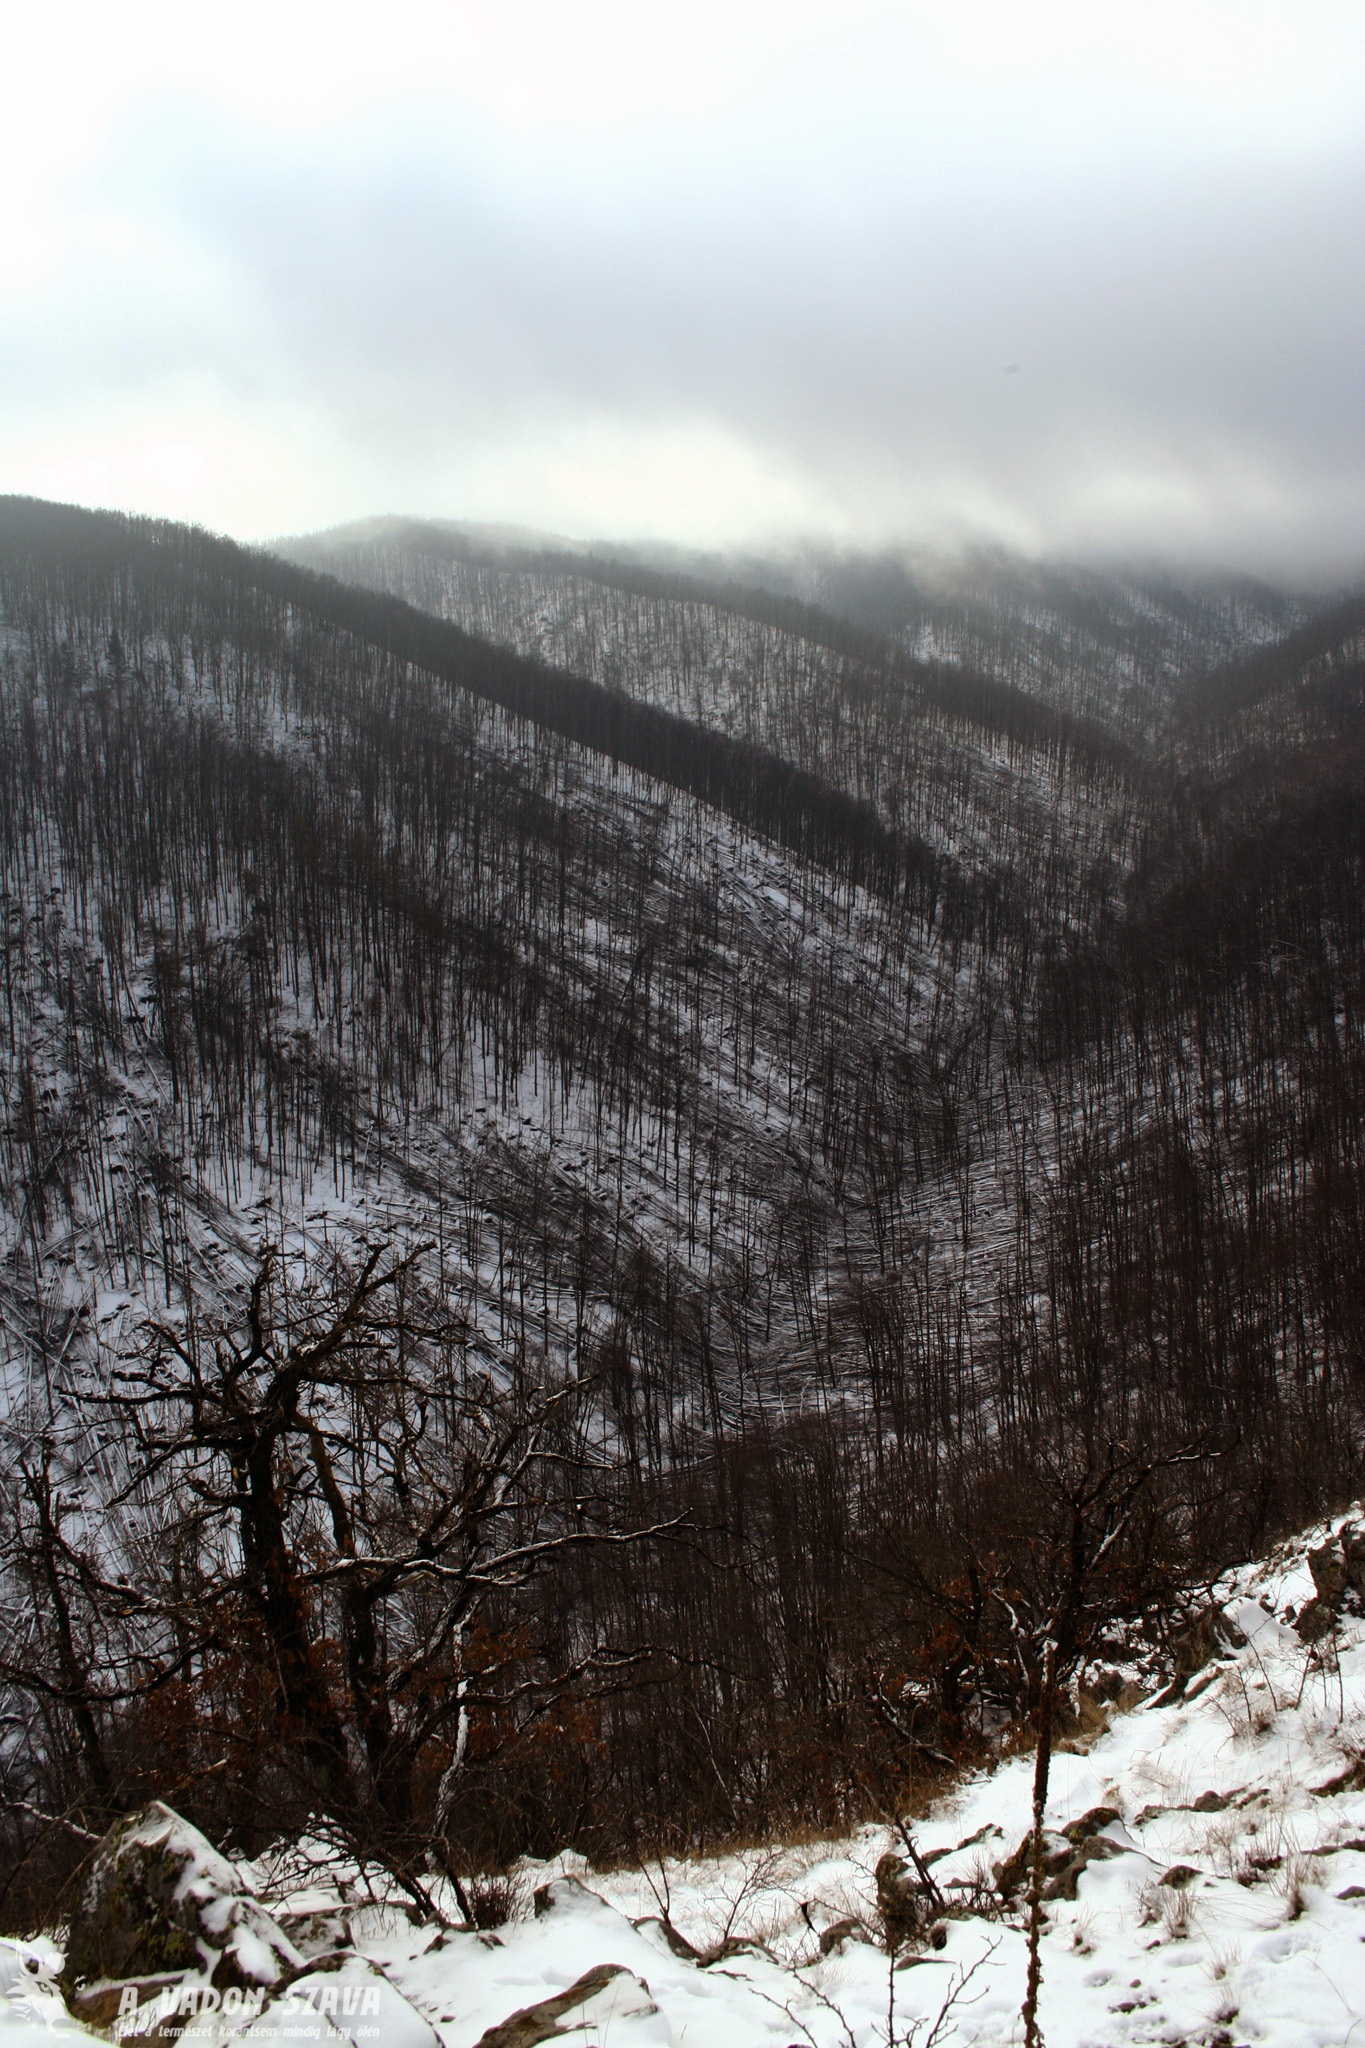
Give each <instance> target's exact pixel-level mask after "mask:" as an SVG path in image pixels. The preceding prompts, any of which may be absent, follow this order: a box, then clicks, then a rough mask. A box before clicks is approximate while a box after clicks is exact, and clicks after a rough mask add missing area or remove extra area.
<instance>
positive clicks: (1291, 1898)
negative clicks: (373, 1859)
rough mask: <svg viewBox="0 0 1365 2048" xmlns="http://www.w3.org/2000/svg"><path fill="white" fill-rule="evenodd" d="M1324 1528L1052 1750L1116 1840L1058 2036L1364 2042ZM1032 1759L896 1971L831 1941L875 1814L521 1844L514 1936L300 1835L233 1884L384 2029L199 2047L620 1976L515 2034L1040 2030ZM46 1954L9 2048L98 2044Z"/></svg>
mask: <svg viewBox="0 0 1365 2048" xmlns="http://www.w3.org/2000/svg"><path fill="white" fill-rule="evenodd" d="M1332 1526H1336V1525H1331V1526H1329V1527H1324V1528H1321V1529H1318V1530H1316V1531H1313V1532H1311V1533H1310V1535H1309V1536H1307V1537H1305V1538H1303V1539H1301V1540H1299V1541H1297V1542H1295V1543H1293V1544H1290V1545H1287V1546H1285V1547H1284V1548H1283V1549H1282V1550H1281V1551H1280V1552H1278V1553H1276V1554H1275V1555H1274V1556H1273V1557H1271V1558H1270V1559H1269V1560H1267V1561H1265V1562H1263V1563H1261V1564H1258V1565H1254V1566H1248V1567H1244V1568H1241V1569H1239V1570H1238V1571H1236V1572H1233V1573H1230V1574H1229V1575H1228V1576H1227V1577H1226V1578H1225V1579H1224V1580H1223V1581H1222V1582H1221V1583H1220V1585H1219V1587H1218V1588H1217V1589H1216V1598H1217V1604H1218V1606H1219V1607H1220V1608H1221V1611H1222V1614H1223V1617H1224V1627H1223V1631H1222V1632H1223V1634H1224V1635H1225V1636H1226V1637H1228V1638H1229V1639H1231V1640H1230V1643H1229V1646H1228V1647H1226V1648H1224V1649H1222V1650H1221V1651H1220V1652H1219V1653H1218V1654H1216V1655H1215V1657H1214V1658H1213V1660H1212V1661H1211V1662H1210V1663H1209V1664H1207V1665H1206V1666H1205V1667H1204V1669H1203V1670H1202V1671H1200V1672H1198V1673H1197V1674H1196V1675H1195V1676H1194V1677H1193V1678H1191V1679H1190V1680H1189V1681H1188V1683H1187V1684H1186V1685H1185V1686H1184V1689H1183V1691H1182V1692H1180V1693H1179V1694H1178V1696H1177V1693H1176V1689H1175V1688H1171V1687H1168V1688H1166V1689H1165V1690H1164V1691H1163V1692H1161V1693H1158V1694H1156V1695H1155V1696H1153V1697H1151V1698H1149V1699H1148V1700H1146V1701H1143V1702H1141V1703H1140V1704H1139V1705H1138V1706H1136V1708H1134V1709H1133V1710H1132V1711H1129V1712H1126V1713H1116V1714H1115V1715H1114V1716H1113V1719H1112V1721H1111V1724H1110V1726H1109V1727H1108V1728H1107V1729H1106V1730H1104V1731H1103V1732H1102V1733H1100V1734H1099V1735H1098V1736H1097V1737H1096V1738H1095V1739H1094V1740H1092V1741H1090V1742H1089V1744H1088V1745H1081V1744H1077V1745H1076V1746H1074V1747H1072V1748H1069V1749H1067V1750H1064V1751H1063V1752H1062V1753H1060V1754H1059V1755H1058V1756H1057V1757H1056V1758H1055V1760H1054V1766H1053V1774H1052V1785H1051V1794H1050V1798H1049V1805H1048V1820H1049V1824H1050V1826H1051V1827H1053V1828H1055V1829H1061V1828H1064V1827H1065V1826H1067V1825H1068V1824H1069V1823H1071V1822H1073V1821H1077V1820H1079V1819H1080V1818H1081V1817H1082V1816H1084V1815H1086V1814H1093V1810H1094V1809H1095V1808H1097V1807H1103V1808H1108V1809H1111V1810H1112V1815H1113V1817H1112V1818H1111V1819H1109V1820H1107V1821H1104V1820H1103V1819H1102V1818H1100V1817H1096V1818H1097V1819H1098V1820H1099V1831H1098V1832H1099V1839H1100V1840H1102V1841H1103V1842H1104V1843H1105V1844H1107V1845H1108V1850H1109V1853H1108V1854H1105V1853H1104V1852H1101V1856H1100V1858H1099V1860H1095V1861H1093V1862H1090V1863H1089V1864H1088V1865H1087V1866H1086V1867H1085V1868H1084V1869H1083V1870H1082V1871H1081V1874H1080V1876H1079V1879H1078V1881H1077V1885H1076V1896H1075V1898H1074V1899H1064V1898H1059V1899H1057V1900H1056V1901H1054V1902H1053V1903H1052V1904H1051V1905H1050V1906H1049V1908H1048V1919H1047V1929H1046V1934H1045V1937H1044V1944H1043V1954H1044V1971H1043V1989H1042V2001H1041V2008H1040V2017H1041V2022H1042V2029H1043V2034H1044V2038H1045V2040H1046V2041H1047V2043H1048V2044H1049V2048H1129V2044H1132V2048H1140V2044H1157V2043H1160V2044H1163V2048H1177V2044H1181V2043H1184V2044H1189V2048H1194V2044H1199V2048H1240V2044H1247V2048H1260V2044H1264V2048H1344V2044H1347V2043H1349V2042H1352V2041H1355V2042H1365V1619H1362V1618H1352V1617H1350V1616H1347V1617H1346V1618H1345V1619H1343V1621H1342V1622H1341V1623H1340V1624H1339V1626H1338V1628H1337V1629H1336V1630H1335V1631H1334V1632H1333V1633H1332V1634H1330V1635H1329V1636H1327V1637H1326V1638H1324V1639H1323V1640H1321V1641H1320V1642H1318V1643H1316V1644H1312V1645H1309V1644H1305V1643H1304V1642H1303V1641H1302V1640H1301V1639H1300V1637H1299V1635H1298V1634H1297V1632H1296V1630H1295V1629H1294V1627H1293V1626H1292V1621H1293V1617H1294V1616H1295V1615H1297V1614H1298V1613H1299V1612H1300V1611H1301V1609H1302V1608H1303V1606H1304V1604H1305V1602H1306V1601H1307V1600H1309V1599H1310V1598H1311V1597H1312V1594H1313V1583H1312V1579H1311V1576H1310V1573H1309V1570H1308V1566H1307V1562H1306V1558H1307V1550H1308V1547H1309V1545H1310V1544H1312V1543H1316V1542H1320V1541H1322V1540H1323V1538H1324V1537H1325V1536H1326V1535H1328V1534H1329V1533H1331V1527H1332ZM1233 1644H1235V1647H1234V1646H1232V1645H1233ZM1032 1767H1033V1759H1032V1756H1031V1755H1030V1754H1027V1753H1021V1754H1015V1755H1011V1756H1007V1757H1006V1758H1004V1759H1003V1760H1002V1761H1000V1762H999V1763H998V1764H997V1766H996V1767H995V1768H994V1769H993V1770H990V1771H983V1772H980V1773H977V1774H975V1775H973V1776H971V1777H969V1778H967V1779H965V1780H964V1781H963V1782H961V1783H960V1784H959V1785H958V1786H957V1787H956V1788H955V1789H954V1790H953V1791H952V1792H951V1793H950V1794H949V1795H948V1796H947V1797H945V1798H943V1799H941V1800H940V1801H939V1802H938V1803H937V1804H936V1805H935V1806H934V1807H933V1808H932V1810H931V1811H930V1812H929V1813H928V1814H927V1815H925V1816H924V1817H923V1818H922V1819H920V1820H917V1821H916V1822H915V1823H914V1832H915V1837H916V1840H917V1843H918V1846H919V1849H920V1851H921V1853H922V1855H923V1856H924V1857H925V1859H926V1861H927V1862H929V1863H930V1865H931V1866H932V1870H933V1874H934V1877H935V1879H936V1881H937V1883H938V1885H939V1886H940V1887H941V1889H942V1891H943V1893H944V1894H945V1896H946V1897H947V1898H948V1899H949V1901H956V1902H960V1903H954V1904H952V1905H951V1906H950V1911H949V1913H948V1915H947V1916H946V1917H945V1918H944V1919H943V1920H942V1922H941V1923H940V1927H941V1940H942V1946H940V1947H937V1948H935V1947H933V1946H927V1947H925V1948H924V1949H923V1950H922V1951H921V1952H916V1953H908V1954H907V1953H905V1952H904V1951H903V1952H902V1953H901V1955H900V1957H899V1958H898V1959H897V1960H896V1961H894V1962H893V1961H892V1960H891V1959H890V1958H888V1956H887V1954H886V1953H885V1951H884V1949H882V1948H880V1947H878V1946H876V1945H875V1944H874V1943H873V1942H872V1941H871V1940H859V1939H856V1938H854V1939H845V1940H844V1941H842V1942H837V1941H836V1942H834V1943H832V1944H830V1945H829V1952H828V1953H826V1954H823V1955H822V1954H821V1945H820V1936H821V1934H822V1933H823V1932H824V1931H825V1930H827V1929H831V1928H833V1927H834V1926H835V1924H836V1923H837V1922H838V1921H840V1920H845V1919H850V1918H852V1919H860V1920H862V1921H864V1922H865V1923H866V1925H867V1927H868V1929H869V1930H870V1931H871V1932H874V1933H875V1931H876V1929H877V1927H878V1921H877V1916H876V1910H875V1880H874V1875H873V1873H874V1871H875V1867H876V1864H877V1860H878V1858H879V1857H880V1856H881V1855H882V1854H883V1853H884V1851H885V1850H886V1849H887V1848H888V1846H889V1847H892V1848H899V1846H900V1844H899V1842H898V1841H897V1839H896V1837H895V1836H894V1835H893V1834H892V1833H891V1832H889V1831H888V1830H885V1829H880V1828H868V1829H865V1830H863V1831H862V1832H861V1833H859V1834H858V1835H856V1836H855V1837H853V1838H851V1839H848V1840H844V1841H841V1842H812V1843H805V1844H801V1845H788V1846H785V1847H784V1846H775V1847H773V1848H770V1849H755V1850H750V1851H745V1852H741V1853H736V1854H731V1855H727V1856H720V1857H712V1858H707V1859H699V1860H694V1861H680V1860H675V1859H661V1860H659V1861H657V1862H655V1863H653V1864H649V1865H644V1866H642V1867H640V1868H638V1869H634V1870H618V1871H610V1872H597V1871H593V1870H591V1869H589V1868H588V1867H587V1866H586V1865H585V1864H584V1863H583V1861H582V1860H581V1859H578V1858H575V1857H572V1856H563V1857H560V1858H558V1859H557V1860H556V1861H555V1862H554V1863H552V1864H536V1863H530V1862H528V1863H525V1864H523V1865H522V1866H521V1867H520V1868H519V1869H518V1871H517V1872H516V1873H515V1874H514V1882H513V1885H512V1886H511V1888H510V1889H511V1891H512V1893H513V1895H514V1896H515V1899H516V1902H517V1911H516V1913H515V1916H514V1917H513V1918H512V1919H511V1920H510V1921H509V1922H508V1924H506V1925H505V1926H503V1927H501V1928H500V1929H499V1930H498V1932H497V1933H496V1934H475V1933H472V1932H469V1931H465V1930H462V1929H457V1928H441V1927H439V1926H437V1925H436V1924H434V1923H433V1924H427V1925H425V1926H414V1925H413V1924H412V1921H411V1919H410V1917H409V1914H408V1912H407V1910H406V1908H405V1907H403V1906H401V1905H399V1904H398V1903H397V1902H396V1895H390V1894H387V1893H386V1891H385V1888H384V1885H383V1883H382V1881H379V1882H376V1881H375V1880H374V1879H373V1878H372V1877H368V1878H367V1876H366V1874H365V1873H362V1872H360V1871H357V1870H356V1869H355V1868H354V1867H353V1866H352V1867H351V1868H349V1869H347V1868H343V1867H342V1866H341V1865H340V1864H338V1862H337V1861H336V1859H335V1858H334V1857H332V1856H330V1855H329V1854H328V1853H327V1852H326V1851H325V1850H323V1849H321V1848H319V1847H317V1846H310V1845H307V1844H301V1845H298V1846H297V1847H295V1848H292V1849H288V1850H282V1851H281V1852H279V1854H278V1855H276V1856H273V1857H265V1858H262V1859H260V1860H259V1861H258V1862H257V1863H255V1864H254V1865H243V1866H241V1867H242V1870H243V1874H244V1875H245V1876H246V1877H247V1878H248V1880H249V1881H251V1882H252V1883H253V1884H254V1885H256V1886H257V1887H258V1888H259V1891H260V1894H261V1896H262V1897H263V1899H264V1900H265V1902H266V1903H267V1905H268V1906H269V1907H270V1909H271V1910H272V1911H273V1912H274V1913H275V1914H277V1915H278V1916H279V1917H281V1919H282V1920H283V1922H284V1925H285V1926H286V1928H287V1929H288V1930H289V1932H290V1934H291V1937H292V1938H293V1939H294V1940H295V1941H296V1943H297V1944H298V1946H299V1947H300V1948H302V1949H303V1950H304V1952H305V1953H309V1952H312V1953H313V1954H317V1953H319V1952H320V1951H322V1950H326V1949H330V1948H335V1947H336V1946H337V1945H338V1944H341V1945H345V1946H347V1947H349V1948H350V1949H352V1950H354V1951H355V1955H356V1957H357V1958H358V1959H359V1960H355V1961H352V1962H350V1963H347V1964H345V1965H343V1966H342V1968H341V1969H340V1971H339V1972H334V1974H333V1976H332V1977H328V1976H327V1975H326V1973H325V1972H323V1973H319V1974H316V1976H315V1981H316V1982H317V1983H331V1982H335V1983H336V1984H338V1985H341V1986H342V1987H343V1990H344V1987H346V1986H350V1987H351V1991H352V1993H353V1994H354V1995H352V1997H351V2004H352V2006H353V2007H356V2006H359V2005H360V2004H361V2003H362V2002H363V2001H362V1999H361V1995H360V1991H359V1989H358V1987H360V1986H361V1985H363V1984H366V1983H369V1984H374V1985H381V1984H382V1987H383V1996H384V1999H385V2000H386V2001H387V2003H386V2005H385V2007H384V2011H383V2016H382V2024H380V2025H379V2026H378V2031H377V2032H376V2031H375V2024H374V2023H369V2031H368V2032H367V2030H366V2026H367V2023H366V2022H365V2021H364V2020H363V2019H359V2018H348V2017H347V2016H346V2012H345V2010H344V2009H343V2010H342V2011H341V2013H340V2014H339V2016H334V2017H328V2016H327V2015H326V2012H325V2011H324V2013H323V2015H322V2016H321V2017H314V2016H312V2015H311V2008H307V2006H306V2001H305V2004H304V2007H303V2010H304V2017H303V2018H302V2019H299V2018H297V2017H296V2018H295V2019H293V2020H291V2021H288V2022H287V2023H285V2024H282V2025H281V2024H275V2023H273V2022H272V2021H271V2018H270V2015H269V2013H268V2011H267V2013H266V2014H265V2015H263V2016H262V2017H260V2018H258V2019H256V2020H255V2022H254V2024H252V2025H251V2026H250V2028H249V2029H248V2028H247V2027H246V2026H245V2024H239V2025H237V2026H236V2027H235V2029H234V2027H233V2026H232V2025H230V2024H225V2023H224V2021H223V2020H222V2018H221V2016H219V2017H218V2018H216V2019H206V2018H201V2019H200V2020H199V2021H198V2022H197V2024H195V2025H194V2026H192V2027H191V2028H190V2030H189V2031H188V2032H187V2033H186V2034H185V2036H184V2038H185V2039H186V2040H193V2041H195V2042H199V2043H203V2044H205V2048H226V2044H227V2043H229V2042H232V2041H236V2040H241V2041H248V2040H249V2041H251V2042H256V2041H261V2042H265V2041H267V2040H270V2041H273V2042H275V2043H276V2048H292V2044H293V2043H294V2042H295V2041H299V2042H301V2041H303V2040H312V2041H333V2042H336V2041H338V2040H340V2041H342V2042H345V2041H351V2042H353V2044H354V2048H390V2043H392V2048H402V2044H407V2043H409V2042H411V2043H413V2044H416V2043H419V2042H429V2041H430V2040H431V2039H432V2036H433V2034H434V2036H435V2038H436V2039H438V2040H439V2041H440V2042H441V2043H442V2044H443V2048H474V2044H476V2043H478V2042H479V2041H480V2040H481V2039H482V2037H483V2036H484V2034H485V2033H486V2032H487V2031H488V2030H490V2029H493V2028H495V2027H498V2026H499V2025H500V2023H501V2022H503V2021H505V2020H507V2019H508V2017H509V2016H510V2015H512V2014H513V2013H515V2012H518V2011H520V2010H522V2009H523V2008H526V2007H529V2006H533V2005H536V2004H537V2003H539V2002H540V2001H542V2000H544V1999H547V1998H550V1997H552V1996H554V1995H555V1994H557V1993H561V1992H563V1991H565V1990H566V1989H567V1988H568V1987H569V1986H571V1985H572V1984H574V1983H575V1982H576V1981H577V1980H578V1979H579V1978H581V1977H582V1976H583V1975H584V1973H585V1972H587V1971H589V1970H593V1969H600V1968H602V1967H603V1966H616V1967H617V1968H618V1969H620V1970H623V1971H625V1972H627V1973H629V1975H627V1976H619V1977H604V1980H603V1984H602V1986H601V1988H599V1989H598V1990H597V1991H596V1992H595V1993H594V1995H593V1996H592V1998H591V1999H590V2000H588V2001H587V2002H585V2003H583V2004H581V2005H579V2006H577V2007H574V2008H572V2009H570V2010H569V2011H568V2012H566V2013H564V2014H562V2015H561V2018H560V2022H559V2025H560V2032H559V2033H556V2034H552V2035H541V2034H536V2033H528V2034H526V2035H525V2039H526V2040H528V2041H529V2040H531V2039H542V2038H545V2039H549V2038H554V2039H559V2038H564V2039H568V2040H571V2041H574V2042H576V2043H578V2044H579V2048H665V2044H669V2043H671V2044H673V2048H792V2044H797V2043H803V2044H808V2048H886V2044H887V2043H888V2041H890V2042H892V2043H894V2044H906V2043H911V2042H914V2043H917V2044H918V2048H928V2044H929V2042H930V2041H931V2040H932V2041H933V2042H934V2044H935V2048H996V2044H998V2048H1003V2044H1006V2043H1012V2042H1017V2041H1018V2040H1019V2039H1020V2038H1021V2026H1020V2021H1019V2006H1020V2001H1021V1998H1022V1995H1023V1986H1024V1971H1025V1938H1024V1932H1023V1917H1024V1916H1023V1907H1022V1902H1020V1901H1016V1902H1015V1903H1013V1904H1011V1905H1008V1906H1005V1905H1002V1904H1001V1903H1000V1902H999V1900H998V1897H995V1896H993V1866H995V1865H996V1864H998V1863H1000V1862H1001V1861H1003V1859H1004V1858H1005V1857H1006V1856H1008V1855H1009V1854H1010V1853H1011V1852H1012V1851H1013V1850H1014V1849H1015V1848H1016V1846H1017V1845H1018V1843H1019V1842H1020V1840H1021V1839H1022V1837H1023V1836H1024V1834H1025V1832H1026V1830H1027V1825H1028V1816H1029V1801H1030V1791H1031V1779H1032ZM535 1893H539V1894H540V1897H539V1899H538V1901H537V1910H536V1912H535V1913H534V1915H533V1914H532V1911H531V1900H532V1896H533V1894H535ZM54 1961H55V1954H54V1952H53V1951H52V1949H51V1947H50V1944H48V1945H45V1944H29V1945H27V1946H25V1945H22V1944H16V1943H11V1944H6V1945H4V1946H3V1948H0V1994H2V1995H0V2048H33V2044H36V2042H37V2041H38V2040H40V2039H42V2040H51V2039H53V2038H57V2039H62V2038H80V2037H81V2035H82V2030H81V2029H80V2028H79V2027H78V2026H76V2024H75V2023H74V2022H72V2021H70V2020H68V2019H67V2017H66V2015H65V2012H64V2008H63V2007H62V2005H61V2002H60V1999H59V1998H58V1997H57V1995H56V1993H55V1992H54V1991H53V1989H52V1965H53V1963H54ZM376 1969H377V1970H378V1971H379V1972H381V1973H382V1978H381V1977H376V1976H375V1974H374V1972H375V1970H376ZM353 1978H354V1980H355V1982H354V1985H352V1983H351V1980H352V1979H353ZM309 1981H310V1982H313V1981H314V1980H311V1979H310V1980H309ZM641 1987H644V1988H641ZM305 1989H306V1987H305ZM395 1994H398V1995H395ZM338 1997H341V1999H342V2005H343V2008H344V2004H345V1999H344V1996H343V1995H342V1993H338ZM377 1999H378V1993H377V1992H376V1993H375V1995H374V1999H373V2000H372V2002H371V2006H370V2009H371V2010H373V2011H378V2010H379V2007H378V2003H377ZM272 2025H274V2031H273V2032H272V2031H271V2027H272ZM935 2029H937V2031H935ZM310 2030H311V2031H310ZM381 2037H382V2038H381Z"/></svg>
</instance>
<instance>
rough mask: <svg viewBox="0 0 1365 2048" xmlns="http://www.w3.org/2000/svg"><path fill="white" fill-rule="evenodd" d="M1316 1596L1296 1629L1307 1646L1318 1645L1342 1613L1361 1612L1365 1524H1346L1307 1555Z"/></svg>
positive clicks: (1306, 1604)
mask: <svg viewBox="0 0 1365 2048" xmlns="http://www.w3.org/2000/svg"><path fill="white" fill-rule="evenodd" d="M1308 1569H1309V1571H1310V1572H1311V1573H1312V1574H1313V1597H1312V1599H1311V1600H1305V1602H1304V1604H1303V1606H1302V1607H1301V1608H1300V1609H1299V1612H1298V1616H1297V1618H1296V1619H1295V1622H1294V1626H1295V1628H1296V1629H1297V1630H1298V1632H1299V1634H1300V1636H1301V1637H1302V1638H1303V1640H1304V1642H1306V1643H1316V1642H1318V1641H1319V1640H1320V1638H1321V1637H1323V1636H1325V1635H1326V1634H1327V1632H1328V1630H1329V1629H1331V1628H1332V1627H1333V1626H1334V1625H1335V1623H1336V1621H1337V1619H1338V1617H1339V1616H1340V1615H1341V1614H1342V1612H1343V1611H1344V1610H1345V1609H1347V1608H1348V1607H1349V1608H1352V1609H1354V1610H1355V1611H1357V1612H1358V1611H1359V1607H1360V1603H1361V1601H1362V1600H1365V1523H1360V1522H1347V1523H1345V1524H1344V1525H1343V1526H1342V1528H1341V1529H1340V1530H1338V1532H1337V1534H1336V1535H1335V1536H1329V1537H1328V1539H1327V1541H1326V1542H1325V1543H1319V1544H1318V1545H1317V1546H1316V1548H1314V1549H1312V1550H1310V1551H1309V1553H1308Z"/></svg>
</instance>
